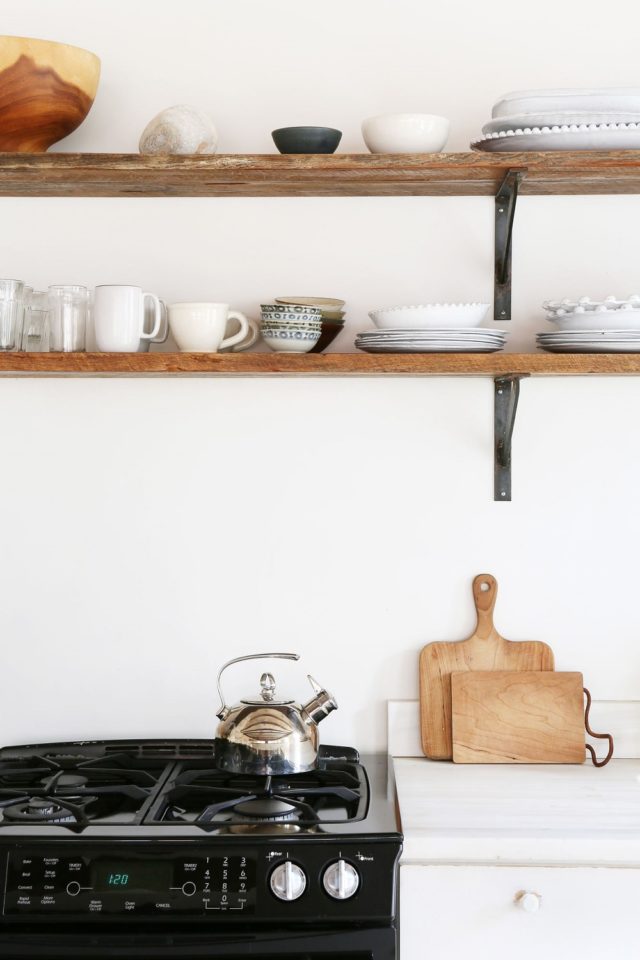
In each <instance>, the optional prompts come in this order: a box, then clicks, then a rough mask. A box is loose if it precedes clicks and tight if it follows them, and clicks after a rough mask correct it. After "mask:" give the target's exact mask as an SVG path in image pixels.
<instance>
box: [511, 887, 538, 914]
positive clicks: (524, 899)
mask: <svg viewBox="0 0 640 960" xmlns="http://www.w3.org/2000/svg"><path fill="white" fill-rule="evenodd" d="M516 903H517V904H518V906H519V907H520V908H521V909H522V910H524V911H525V912H526V913H537V912H538V910H539V909H540V906H541V904H542V897H541V896H540V894H539V893H530V892H529V891H526V890H525V891H524V892H523V893H519V894H518V896H517V897H516Z"/></svg>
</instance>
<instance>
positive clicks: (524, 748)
mask: <svg viewBox="0 0 640 960" xmlns="http://www.w3.org/2000/svg"><path fill="white" fill-rule="evenodd" d="M451 697H452V718H451V721H452V732H453V760H454V763H584V760H585V727H584V692H583V681H582V674H581V673H554V672H552V671H545V672H538V671H537V670H534V671H531V670H529V671H523V672H517V673H513V672H511V671H509V672H507V671H503V670H498V671H487V672H485V671H476V672H466V673H454V674H452V676H451Z"/></svg>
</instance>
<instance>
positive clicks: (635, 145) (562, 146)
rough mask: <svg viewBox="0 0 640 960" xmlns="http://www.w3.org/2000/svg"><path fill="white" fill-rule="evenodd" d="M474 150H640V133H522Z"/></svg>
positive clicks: (479, 143)
mask: <svg viewBox="0 0 640 960" xmlns="http://www.w3.org/2000/svg"><path fill="white" fill-rule="evenodd" d="M471 149H472V150H481V151H484V152H486V153H510V152H512V151H516V152H517V151H519V150H524V151H527V150H530V151H537V150H640V129H635V130H630V129H629V128H628V127H626V128H624V129H622V128H621V127H618V128H617V129H615V130H611V129H610V128H607V129H603V128H598V129H597V130H576V131H571V130H568V131H567V130H560V129H558V131H557V132H549V133H542V131H540V132H537V133H534V132H532V133H520V134H516V133H515V132H512V135H505V136H504V137H503V136H498V137H493V138H489V139H486V140H476V142H475V143H472V144H471Z"/></svg>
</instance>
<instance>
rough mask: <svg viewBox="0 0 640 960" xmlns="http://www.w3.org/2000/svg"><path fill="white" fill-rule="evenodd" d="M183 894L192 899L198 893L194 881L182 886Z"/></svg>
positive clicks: (188, 881)
mask: <svg viewBox="0 0 640 960" xmlns="http://www.w3.org/2000/svg"><path fill="white" fill-rule="evenodd" d="M182 892H183V893H184V895H185V897H192V896H193V895H194V893H195V892H196V885H195V883H194V882H193V880H187V882H186V883H183V884H182Z"/></svg>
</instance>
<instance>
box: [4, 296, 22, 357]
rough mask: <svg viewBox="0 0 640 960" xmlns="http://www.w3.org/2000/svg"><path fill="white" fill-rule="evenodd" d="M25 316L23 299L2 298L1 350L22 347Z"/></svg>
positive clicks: (12, 349) (14, 349)
mask: <svg viewBox="0 0 640 960" xmlns="http://www.w3.org/2000/svg"><path fill="white" fill-rule="evenodd" d="M23 318H24V304H23V302H22V300H0V350H4V351H16V350H20V349H21V347H22V322H23Z"/></svg>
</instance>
